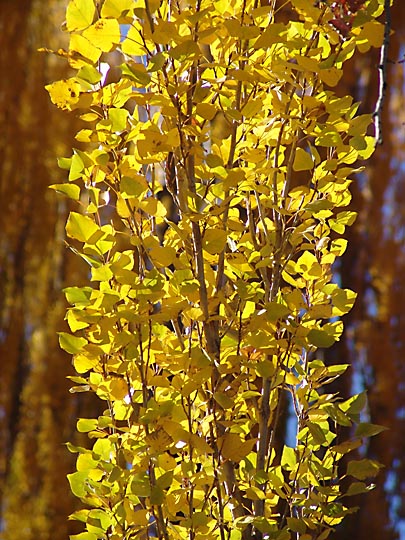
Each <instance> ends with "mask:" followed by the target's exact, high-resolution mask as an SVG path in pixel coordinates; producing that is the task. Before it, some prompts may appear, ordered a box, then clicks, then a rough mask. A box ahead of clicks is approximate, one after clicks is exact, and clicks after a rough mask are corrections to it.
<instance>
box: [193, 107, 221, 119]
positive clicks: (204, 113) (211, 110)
mask: <svg viewBox="0 0 405 540" xmlns="http://www.w3.org/2000/svg"><path fill="white" fill-rule="evenodd" d="M196 113H197V114H198V116H201V118H204V120H212V119H213V118H214V116H215V115H216V114H217V108H216V107H215V105H213V104H212V103H197V105H196Z"/></svg>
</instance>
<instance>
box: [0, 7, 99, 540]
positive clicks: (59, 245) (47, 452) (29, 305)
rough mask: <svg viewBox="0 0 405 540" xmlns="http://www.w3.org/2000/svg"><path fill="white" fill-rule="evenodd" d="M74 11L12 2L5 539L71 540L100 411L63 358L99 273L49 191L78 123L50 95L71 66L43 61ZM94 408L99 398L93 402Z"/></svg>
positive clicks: (1, 113) (5, 119)
mask: <svg viewBox="0 0 405 540" xmlns="http://www.w3.org/2000/svg"><path fill="white" fill-rule="evenodd" d="M65 8H66V2H65V1H57V0H18V1H15V0H1V1H0V66H1V72H2V76H1V79H0V125H1V130H0V182H1V183H0V186H1V187H0V189H1V191H0V193H1V195H0V200H1V212H0V231H1V236H0V321H1V323H0V366H1V368H0V369H1V371H0V498H1V516H0V526H1V529H0V530H1V532H0V536H1V538H2V539H4V540H15V539H16V538H19V539H20V540H34V539H35V540H47V539H51V538H52V539H53V540H62V539H66V538H68V534H69V532H70V533H71V532H73V531H72V530H71V526H70V524H68V523H67V516H68V514H69V513H71V512H72V510H73V509H74V508H73V505H74V504H75V500H74V497H73V496H72V495H71V494H70V490H69V485H68V483H67V480H66V474H67V473H68V472H71V470H72V468H73V467H74V459H75V456H73V455H71V454H69V452H68V451H67V449H66V446H64V443H65V442H66V441H68V440H74V439H75V434H74V432H75V423H76V422H75V418H76V417H77V416H80V415H81V416H84V415H85V412H84V411H85V410H86V409H88V408H89V407H91V406H92V405H91V404H90V403H89V402H88V398H85V399H76V397H74V396H72V395H70V394H69V392H68V389H69V386H70V385H69V382H68V381H67V380H66V375H68V374H70V375H72V373H73V370H72V368H71V365H70V359H69V356H68V355H67V354H65V353H64V352H62V351H61V350H59V346H58V337H57V335H56V332H57V331H59V330H63V329H64V321H63V318H64V310H65V306H64V301H63V295H62V294H61V289H62V287H64V286H65V284H66V283H67V282H69V281H71V280H72V279H73V280H74V281H75V282H76V281H79V282H80V279H81V274H82V275H83V279H84V277H85V272H86V271H87V270H86V268H85V265H83V264H81V263H80V261H78V260H77V257H75V256H74V255H73V254H71V253H70V252H69V250H67V249H66V248H65V247H64V244H63V238H64V223H65V220H66V215H67V210H68V208H67V207H66V202H65V201H64V200H63V199H62V198H60V197H59V196H58V195H56V194H55V193H54V192H53V191H51V190H50V189H47V186H48V185H49V184H52V183H57V182H59V181H60V180H61V178H63V173H62V172H61V171H59V170H58V168H57V165H56V157H57V156H60V155H69V154H70V153H71V147H72V145H73V144H74V139H73V135H74V133H75V132H76V131H77V125H76V126H75V123H76V120H75V119H74V117H73V116H72V115H70V116H69V115H67V114H63V113H61V112H60V111H58V110H57V109H56V107H53V106H52V105H51V103H50V101H49V97H48V94H47V92H46V91H45V90H44V85H45V84H46V83H47V82H50V81H52V80H56V79H59V78H63V77H64V76H66V72H67V67H66V62H65V61H64V60H63V59H60V58H58V57H56V56H53V55H49V54H43V53H39V52H37V49H38V47H41V46H47V47H50V48H54V49H58V48H60V47H61V46H63V37H64V36H63V35H62V34H61V32H60V23H61V21H63V19H64V11H65ZM86 399H87V400H86Z"/></svg>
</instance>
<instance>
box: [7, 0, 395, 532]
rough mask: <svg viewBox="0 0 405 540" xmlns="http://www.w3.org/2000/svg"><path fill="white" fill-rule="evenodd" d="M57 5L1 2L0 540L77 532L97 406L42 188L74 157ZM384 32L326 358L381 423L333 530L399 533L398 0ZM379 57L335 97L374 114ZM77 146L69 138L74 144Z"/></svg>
mask: <svg viewBox="0 0 405 540" xmlns="http://www.w3.org/2000/svg"><path fill="white" fill-rule="evenodd" d="M66 4H67V1H66V0H18V2H16V1H15V0H0V66H1V71H2V77H1V79H0V125H1V131H0V189H1V191H0V195H1V198H0V201H1V212H0V227H1V228H0V230H1V236H0V287H1V290H0V366H1V371H0V505H1V506H0V538H1V540H15V539H16V538H18V539H19V540H48V539H49V540H50V539H51V538H52V540H65V539H66V538H67V537H68V534H72V533H73V532H75V531H74V530H73V529H72V525H71V523H70V522H68V521H67V515H68V514H69V513H71V512H72V511H73V510H74V509H75V507H74V505H75V504H76V503H75V499H74V497H73V496H71V495H70V491H69V486H68V483H67V480H66V474H67V473H68V472H71V471H72V470H73V467H74V465H73V459H74V456H73V455H71V454H69V453H68V451H67V449H66V446H65V445H64V443H65V442H66V441H73V442H77V440H76V441H75V437H76V434H75V424H76V418H77V417H79V416H84V417H85V416H92V415H93V414H94V412H93V411H94V408H96V407H101V406H102V404H101V403H95V402H94V401H89V399H88V398H87V397H86V396H84V395H77V394H76V395H70V394H69V393H68V389H69V382H68V381H67V380H66V379H65V376H66V375H69V374H73V370H72V368H71V365H70V359H69V356H68V355H66V354H65V353H63V352H62V351H60V350H59V346H58V340H57V335H56V332H57V331H59V330H63V329H64V328H63V327H64V322H63V317H64V312H65V305H64V300H63V295H62V293H61V289H62V288H63V287H64V286H66V285H68V284H71V283H75V284H78V283H79V282H80V281H81V280H83V281H84V280H85V279H86V272H87V269H86V267H85V265H84V263H83V262H82V261H80V260H78V258H77V257H75V256H73V255H72V254H71V253H70V251H69V250H67V249H66V248H65V247H64V244H63V238H64V223H65V220H66V216H67V211H68V208H67V206H66V202H65V201H64V200H63V199H60V198H59V197H58V196H57V195H56V194H55V193H54V192H53V191H51V190H48V189H47V186H48V185H49V184H53V183H57V182H58V181H60V180H61V179H63V178H62V177H63V172H62V171H59V170H58V168H57V166H56V157H57V156H61V155H69V154H70V152H71V148H72V146H75V143H74V138H73V137H74V133H75V132H76V131H77V129H78V126H77V123H78V121H77V119H76V118H75V117H74V115H72V114H70V115H68V114H63V113H61V112H60V111H58V110H57V109H56V107H53V106H52V105H51V104H50V102H49V98H48V95H47V93H46V92H45V90H44V88H43V87H44V85H45V84H47V83H49V82H51V81H54V80H57V79H61V78H63V77H66V76H68V69H67V66H66V62H65V61H63V60H61V59H59V58H58V57H56V56H52V55H46V54H41V53H38V52H37V49H38V48H39V47H49V48H51V49H55V50H57V49H59V48H60V47H61V46H63V35H62V34H61V32H60V22H61V21H62V20H63V19H64V11H65V8H66ZM392 21H393V30H394V31H395V34H394V35H393V36H392V37H391V43H390V49H389V63H388V70H387V99H386V103H385V107H384V112H383V118H382V120H383V137H384V143H383V145H382V146H379V147H378V148H377V151H376V152H375V154H374V156H373V158H372V159H371V160H370V161H369V162H368V163H367V165H366V169H365V171H364V172H363V173H361V174H360V175H359V176H358V178H357V179H356V181H355V182H353V185H352V191H353V204H352V208H353V209H354V210H356V211H358V212H359V217H358V219H357V222H356V224H355V226H353V227H351V228H350V230H349V231H348V233H347V236H346V238H348V240H349V248H348V251H347V253H346V255H345V257H344V260H343V263H342V265H341V267H340V268H337V269H336V276H337V279H339V280H341V282H342V284H343V286H344V287H348V288H351V289H353V290H355V291H357V292H358V294H359V297H358V300H357V303H356V305H355V308H354V310H353V311H352V313H351V314H350V315H349V316H347V317H346V320H345V322H346V332H345V334H344V338H343V339H342V341H341V342H340V343H339V344H338V345H337V346H335V347H334V348H332V349H331V350H328V351H327V352H326V354H325V356H326V358H327V359H328V358H329V359H331V360H332V359H333V361H334V362H337V361H341V362H342V363H346V362H348V361H349V362H350V363H352V365H353V369H352V370H351V377H346V379H345V385H346V387H345V388H343V387H342V385H341V384H340V387H336V388H335V391H339V392H341V393H342V395H343V396H345V395H348V394H349V392H350V391H352V390H354V391H356V392H358V391H359V390H361V389H362V388H364V389H366V390H368V395H369V402H370V411H369V413H370V416H371V420H372V421H373V422H374V423H377V424H383V425H385V426H387V427H389V428H390V429H389V430H388V431H387V432H385V433H383V434H382V435H380V436H378V437H376V438H374V439H373V440H372V442H371V443H370V444H369V445H368V446H367V448H363V449H362V452H365V453H366V454H367V455H368V457H371V458H373V459H377V460H378V461H380V462H382V463H383V464H384V465H385V470H384V472H383V473H381V474H380V476H379V477H378V480H377V488H376V489H375V491H373V492H372V493H371V494H368V495H367V496H365V497H361V498H359V500H358V505H359V506H360V510H359V512H358V513H357V514H355V515H353V517H351V518H349V519H347V520H346V521H345V522H344V523H343V525H342V526H341V527H340V528H339V530H338V531H337V532H336V535H335V538H336V539H337V540H343V539H344V538H345V539H346V538H356V540H363V539H364V540H366V539H367V540H377V539H378V540H393V539H395V538H401V540H402V539H405V502H403V501H405V460H404V455H405V443H404V441H405V165H404V163H405V137H404V133H405V128H404V126H405V103H404V100H403V94H404V91H405V80H404V79H405V77H404V64H405V3H404V2H403V1H402V0H396V2H395V4H394V6H393V8H392ZM378 64H379V52H378V51H375V50H371V51H370V52H369V53H367V54H366V55H364V56H363V57H361V58H359V57H357V58H356V61H355V62H353V63H352V64H351V66H350V67H349V68H348V69H347V70H346V76H345V79H344V80H343V81H342V82H341V83H340V86H341V87H340V90H341V92H342V95H343V94H351V95H353V96H354V98H355V99H356V100H358V101H361V102H362V105H361V110H362V112H372V111H373V110H374V107H375V103H376V100H377V97H378V74H377V67H378ZM76 146H77V143H76Z"/></svg>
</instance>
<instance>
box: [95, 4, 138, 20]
mask: <svg viewBox="0 0 405 540" xmlns="http://www.w3.org/2000/svg"><path fill="white" fill-rule="evenodd" d="M133 8H134V0H105V1H104V3H103V7H102V8H101V16H102V17H112V18H113V19H118V17H120V16H121V15H122V14H124V13H127V12H128V11H130V10H131V9H133Z"/></svg>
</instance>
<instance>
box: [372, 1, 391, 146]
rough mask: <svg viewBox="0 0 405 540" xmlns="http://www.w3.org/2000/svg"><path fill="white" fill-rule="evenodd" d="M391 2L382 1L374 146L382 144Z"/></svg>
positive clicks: (374, 114) (374, 115)
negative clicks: (382, 14) (382, 27)
mask: <svg viewBox="0 0 405 540" xmlns="http://www.w3.org/2000/svg"><path fill="white" fill-rule="evenodd" d="M390 4H391V0H384V11H385V24H384V40H383V44H382V46H381V51H380V63H379V65H378V76H379V82H378V99H377V103H376V106H375V110H374V113H373V117H374V124H375V141H376V144H382V143H383V134H382V111H383V107H384V100H385V95H386V91H387V63H388V47H389V42H390V33H391V5H390Z"/></svg>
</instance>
